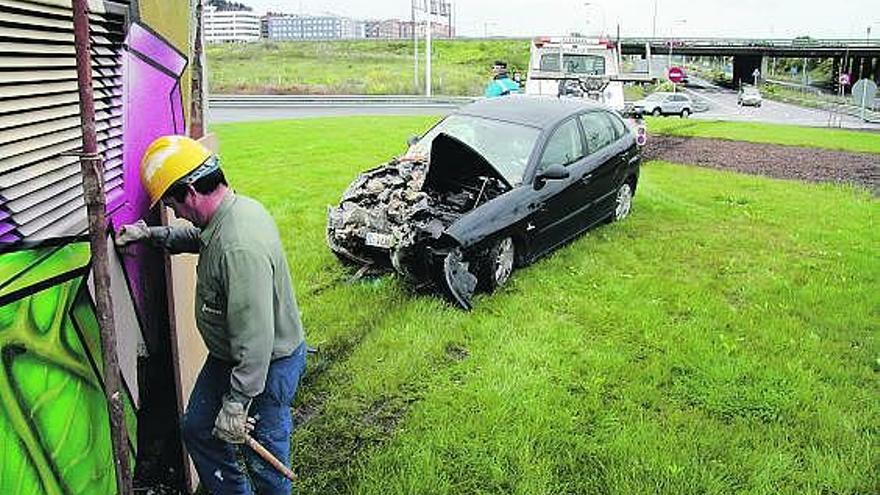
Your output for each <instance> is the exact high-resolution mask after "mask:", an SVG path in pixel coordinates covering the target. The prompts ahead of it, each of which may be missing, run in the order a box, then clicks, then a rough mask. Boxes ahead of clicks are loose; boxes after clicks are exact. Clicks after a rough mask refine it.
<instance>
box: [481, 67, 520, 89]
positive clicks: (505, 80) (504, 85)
mask: <svg viewBox="0 0 880 495" xmlns="http://www.w3.org/2000/svg"><path fill="white" fill-rule="evenodd" d="M511 93H519V83H517V82H516V81H514V80H513V79H511V78H510V75H509V74H508V73H507V63H506V62H503V61H501V60H498V61H496V62H495V65H493V66H492V80H491V81H490V82H489V84H488V85H487V86H486V92H485V96H486V98H493V97H496V96H506V95H509V94H511Z"/></svg>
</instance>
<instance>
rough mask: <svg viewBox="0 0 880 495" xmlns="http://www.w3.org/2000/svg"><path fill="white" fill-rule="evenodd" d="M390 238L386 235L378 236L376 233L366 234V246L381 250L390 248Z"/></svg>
mask: <svg viewBox="0 0 880 495" xmlns="http://www.w3.org/2000/svg"><path fill="white" fill-rule="evenodd" d="M391 240H392V239H391V236H390V235H388V234H379V233H377V232H367V239H366V243H367V246H373V247H377V248H382V249H390V248H391Z"/></svg>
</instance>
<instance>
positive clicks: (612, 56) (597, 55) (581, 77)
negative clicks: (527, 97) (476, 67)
mask: <svg viewBox="0 0 880 495" xmlns="http://www.w3.org/2000/svg"><path fill="white" fill-rule="evenodd" d="M650 80H651V77H650V76H649V75H648V74H621V70H620V51H619V50H618V48H617V45H616V44H615V43H614V41H612V40H608V39H604V38H583V37H571V36H564V37H540V38H535V39H534V40H532V46H531V57H530V59H529V74H528V78H527V79H526V94H531V95H550V96H575V97H578V96H580V97H587V98H591V99H594V100H597V101H599V102H601V103H604V104H605V105H607V106H609V107H611V108H613V109H615V110H617V111H619V112H623V111H624V102H623V84H624V83H625V82H627V81H634V82H635V81H638V82H648V81H650Z"/></svg>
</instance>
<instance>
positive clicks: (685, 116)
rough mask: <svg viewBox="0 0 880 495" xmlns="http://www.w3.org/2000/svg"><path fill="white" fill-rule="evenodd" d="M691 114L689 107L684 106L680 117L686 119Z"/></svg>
mask: <svg viewBox="0 0 880 495" xmlns="http://www.w3.org/2000/svg"><path fill="white" fill-rule="evenodd" d="M690 116H691V110H690V109H689V108H685V109H683V110H682V111H681V118H683V119H686V118H688V117H690Z"/></svg>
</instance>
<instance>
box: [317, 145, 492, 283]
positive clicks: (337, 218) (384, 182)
mask: <svg viewBox="0 0 880 495" xmlns="http://www.w3.org/2000/svg"><path fill="white" fill-rule="evenodd" d="M427 172H428V165H427V163H426V162H425V161H401V160H393V161H391V162H390V163H389V164H388V165H385V166H383V167H380V168H377V169H373V170H371V171H368V172H365V173H363V174H361V176H359V177H358V179H357V180H355V181H354V182H353V183H352V185H351V186H349V188H348V190H346V191H345V193H344V194H343V196H342V200H341V203H340V205H339V207H336V208H334V207H330V208H329V211H328V221H327V240H328V243H329V244H330V247H331V248H332V249H333V250H334V251H335V252H337V253H339V254H340V255H342V256H344V257H346V258H348V259H349V260H351V261H355V262H359V263H362V264H372V265H378V266H385V267H388V266H390V264H393V265H394V266H395V268H397V269H398V271H400V272H402V273H404V274H407V275H412V270H409V269H408V268H409V267H407V266H401V263H400V259H401V257H402V256H405V255H406V254H412V253H411V252H410V253H407V252H408V251H410V248H413V247H417V246H424V245H426V244H428V243H429V241H431V240H436V239H439V238H440V237H441V236H442V234H443V232H444V231H445V230H446V228H447V227H449V226H450V225H451V224H452V223H454V222H455V221H456V220H457V219H458V218H460V217H461V216H462V215H463V214H465V213H467V212H468V211H471V210H473V209H474V208H476V207H478V206H479V205H481V204H483V203H485V202H486V201H489V200H491V199H493V198H495V197H497V196H498V195H499V194H501V193H503V192H504V191H505V190H506V185H505V184H504V183H502V182H501V181H500V180H499V179H497V178H495V177H488V176H481V175H473V176H464V177H461V176H459V177H454V178H451V177H443V179H442V180H435V181H432V182H430V183H429V184H427V185H426V180H425V179H426V177H427V175H428V174H427ZM395 256H396V258H397V259H396V260H395V259H393V258H394V257H395ZM395 261H396V262H395Z"/></svg>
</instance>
